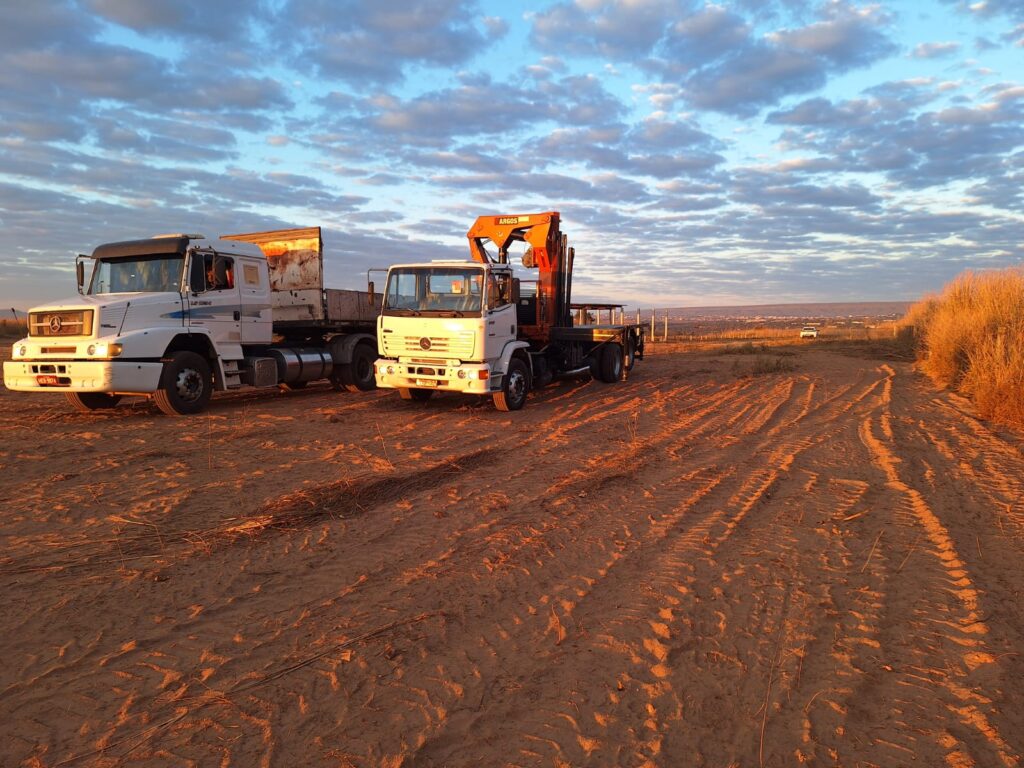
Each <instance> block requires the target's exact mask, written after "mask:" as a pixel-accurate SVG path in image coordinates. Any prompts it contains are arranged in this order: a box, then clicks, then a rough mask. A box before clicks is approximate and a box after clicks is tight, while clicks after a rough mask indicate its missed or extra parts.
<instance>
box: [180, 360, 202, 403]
mask: <svg viewBox="0 0 1024 768" xmlns="http://www.w3.org/2000/svg"><path fill="white" fill-rule="evenodd" d="M174 389H175V391H176V392H177V393H178V397H180V398H181V399H182V400H184V401H185V402H187V403H194V402H195V401H196V400H198V399H199V398H200V397H201V396H202V394H203V377H202V376H200V375H199V371H197V370H196V369H195V368H183V369H182V370H180V371H179V372H178V378H177V379H176V380H175V382H174Z"/></svg>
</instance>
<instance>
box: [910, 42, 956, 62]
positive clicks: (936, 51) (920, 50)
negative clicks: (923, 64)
mask: <svg viewBox="0 0 1024 768" xmlns="http://www.w3.org/2000/svg"><path fill="white" fill-rule="evenodd" d="M959 50H960V43H956V42H950V43H920V44H919V45H916V46H914V50H913V51H911V53H910V55H911V57H912V58H915V59H942V58H948V57H949V56H953V55H954V54H956V53H957V52H958V51H959Z"/></svg>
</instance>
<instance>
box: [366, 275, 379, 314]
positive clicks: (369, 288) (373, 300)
mask: <svg viewBox="0 0 1024 768" xmlns="http://www.w3.org/2000/svg"><path fill="white" fill-rule="evenodd" d="M366 290H367V292H368V293H369V302H370V306H371V307H372V306H375V305H376V304H377V297H376V296H374V295H373V280H370V281H369V282H367V284H366Z"/></svg>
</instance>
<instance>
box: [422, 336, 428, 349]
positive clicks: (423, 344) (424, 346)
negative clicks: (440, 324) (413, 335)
mask: <svg viewBox="0 0 1024 768" xmlns="http://www.w3.org/2000/svg"><path fill="white" fill-rule="evenodd" d="M420 349H430V339H428V338H427V337H426V336H424V337H423V338H422V339H420Z"/></svg>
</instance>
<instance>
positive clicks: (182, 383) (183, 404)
mask: <svg viewBox="0 0 1024 768" xmlns="http://www.w3.org/2000/svg"><path fill="white" fill-rule="evenodd" d="M212 394H213V376H212V375H211V374H210V364H209V363H207V362H206V360H205V359H203V358H202V357H201V356H200V355H197V354H196V353H195V352H175V353H174V355H173V356H172V357H171V359H170V360H168V361H167V362H166V363H164V372H163V375H162V376H161V377H160V389H158V390H157V391H156V392H154V393H153V400H154V401H155V402H156V405H157V408H159V409H160V410H161V411H163V412H164V413H166V414H167V415H168V416H188V415H190V414H193V413H199V412H200V411H202V410H203V409H204V408H205V407H206V404H207V403H209V402H210V395H212Z"/></svg>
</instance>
